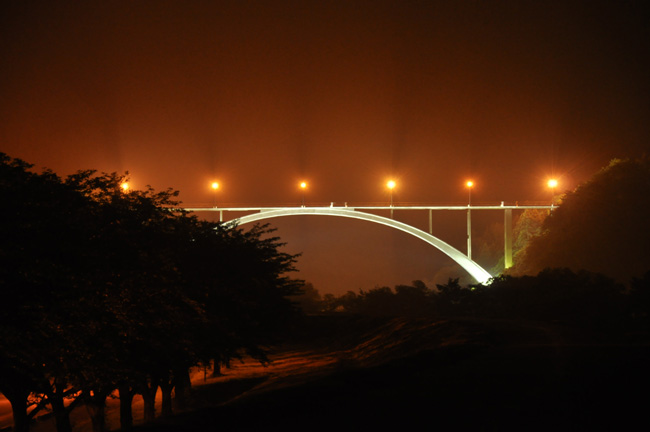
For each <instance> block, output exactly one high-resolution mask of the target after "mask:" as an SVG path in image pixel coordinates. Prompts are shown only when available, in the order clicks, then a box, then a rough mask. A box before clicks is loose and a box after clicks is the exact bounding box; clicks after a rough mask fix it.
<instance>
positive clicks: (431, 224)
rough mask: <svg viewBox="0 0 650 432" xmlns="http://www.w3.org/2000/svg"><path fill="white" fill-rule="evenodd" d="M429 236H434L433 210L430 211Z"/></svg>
mask: <svg viewBox="0 0 650 432" xmlns="http://www.w3.org/2000/svg"><path fill="white" fill-rule="evenodd" d="M429 234H431V235H433V210H431V209H429Z"/></svg>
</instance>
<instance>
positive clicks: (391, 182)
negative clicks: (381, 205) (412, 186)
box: [386, 179, 397, 219]
mask: <svg viewBox="0 0 650 432" xmlns="http://www.w3.org/2000/svg"><path fill="white" fill-rule="evenodd" d="M395 186H397V183H396V182H395V180H392V179H391V180H388V181H387V182H386V187H387V188H388V190H389V191H390V218H391V219H392V218H393V189H395Z"/></svg>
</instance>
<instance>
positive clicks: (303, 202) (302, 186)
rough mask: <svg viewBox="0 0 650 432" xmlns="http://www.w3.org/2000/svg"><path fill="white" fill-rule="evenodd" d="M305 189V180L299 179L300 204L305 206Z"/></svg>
mask: <svg viewBox="0 0 650 432" xmlns="http://www.w3.org/2000/svg"><path fill="white" fill-rule="evenodd" d="M305 189H307V182H306V181H301V182H300V190H301V191H302V206H303V207H304V206H305Z"/></svg>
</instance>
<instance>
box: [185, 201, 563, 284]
mask: <svg viewBox="0 0 650 432" xmlns="http://www.w3.org/2000/svg"><path fill="white" fill-rule="evenodd" d="M526 209H537V210H552V209H553V205H522V206H519V205H515V206H507V205H503V204H502V205H499V206H469V205H467V206H347V205H346V206H335V205H334V203H332V204H331V205H330V206H323V207H318V206H315V207H306V206H298V207H193V208H185V209H184V210H186V211H191V212H219V220H220V221H224V218H223V216H224V213H228V212H230V213H249V214H247V215H244V216H240V217H236V218H232V220H237V221H238V223H239V224H240V225H243V224H247V223H252V222H257V221H259V220H264V219H270V218H276V217H282V216H296V215H317V216H338V217H347V218H352V219H360V220H365V221H368V222H374V223H378V224H381V225H386V226H389V227H392V228H395V229H398V230H400V231H403V232H406V233H408V234H410V235H413V236H415V237H417V238H419V239H421V240H423V241H425V242H427V243H429V244H430V245H432V246H434V247H436V248H437V249H439V250H440V251H442V252H443V253H445V254H446V255H447V256H449V257H450V258H451V259H453V260H454V261H456V262H457V263H458V264H459V265H460V266H461V267H463V268H464V269H465V270H466V271H467V272H468V273H469V274H470V275H471V276H472V277H473V278H474V279H476V281H477V282H479V283H486V282H487V281H489V279H490V278H491V277H492V275H490V273H488V272H487V271H486V270H485V269H483V268H482V267H481V266H479V265H478V264H477V263H476V262H474V261H472V252H471V251H472V229H471V212H472V211H478V210H500V211H503V212H504V244H505V251H504V257H505V267H506V268H508V267H510V266H512V211H513V210H526ZM378 210H379V211H382V210H388V211H389V212H390V218H387V217H384V216H379V215H377V214H375V213H373V212H374V211H378ZM396 210H399V211H403V210H419V211H423V210H424V211H429V232H428V233H427V232H425V231H422V230H420V229H419V228H416V227H414V226H411V225H408V224H405V223H403V222H400V221H397V220H395V219H394V218H393V216H394V212H395V211H396ZM440 210H451V211H466V212H467V255H465V254H464V253H462V252H460V251H459V250H458V249H456V248H454V247H453V246H451V245H449V244H448V243H446V242H444V241H442V240H440V239H439V238H437V237H434V236H433V219H432V213H433V211H440Z"/></svg>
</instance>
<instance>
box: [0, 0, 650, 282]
mask: <svg viewBox="0 0 650 432" xmlns="http://www.w3.org/2000/svg"><path fill="white" fill-rule="evenodd" d="M644 6H645V4H644V2H641V1H639V2H629V1H611V2H604V1H584V2H583V1H558V2H553V1H433V0H431V1H380V0H375V1H308V0H303V1H280V0H276V1H188V0H186V1H104V2H52V1H48V2H45V1H43V2H34V1H11V0H10V1H4V2H2V4H1V6H0V20H1V21H0V119H1V120H0V151H3V152H6V153H8V154H9V155H10V156H13V157H19V158H22V159H25V160H26V161H28V162H31V163H34V164H36V166H37V167H48V168H51V169H53V170H54V171H56V172H57V173H59V174H61V175H65V174H69V173H72V172H74V171H75V170H78V169H86V168H94V169H98V170H100V171H107V172H112V171H118V172H122V171H125V170H128V171H129V172H130V173H131V177H132V183H133V185H134V186H135V187H144V186H145V185H147V184H150V185H152V186H153V187H154V188H156V189H165V188H168V187H172V188H174V189H178V190H180V191H181V199H182V200H183V202H184V203H185V204H187V205H191V206H195V205H201V204H203V205H212V202H213V193H212V191H211V189H210V188H209V184H210V182H211V181H213V180H215V179H216V180H219V181H220V183H221V184H222V189H221V190H220V191H219V194H218V203H219V205H264V204H274V205H276V204H287V205H297V204H299V203H300V192H299V191H298V188H297V184H298V182H299V181H300V180H302V179H305V180H307V181H308V182H309V190H308V192H307V194H306V201H307V203H308V204H317V203H318V204H319V203H326V204H329V203H330V202H332V201H334V202H337V203H343V202H349V203H351V204H353V203H354V204H363V203H387V202H388V199H389V198H388V193H387V191H386V188H385V186H384V185H385V181H386V180H387V178H388V177H391V176H392V177H394V178H395V179H396V180H397V181H398V187H397V189H396V190H395V193H394V197H395V201H396V203H397V204H399V203H420V204H441V203H464V202H466V199H467V192H466V190H465V188H464V187H463V181H464V180H465V179H466V178H469V177H471V178H473V179H474V180H475V182H476V184H477V185H476V187H475V190H474V192H473V195H472V198H473V199H472V200H473V202H477V203H493V204H498V203H499V202H500V201H504V200H505V201H506V202H514V201H516V200H517V201H520V202H523V201H536V200H548V199H549V192H548V190H546V189H545V187H544V182H545V180H546V178H548V177H549V176H551V175H553V176H557V177H558V178H559V179H560V182H561V185H560V188H561V189H569V188H573V187H574V186H575V185H576V184H578V183H579V182H581V181H584V180H586V179H587V178H589V177H590V176H591V175H592V174H593V173H594V172H595V171H597V170H598V169H599V168H600V167H602V166H604V165H606V164H607V162H608V161H609V160H610V159H611V158H613V157H626V156H636V155H639V154H641V153H642V152H644V151H646V150H647V149H648V148H649V147H650V146H649V145H648V143H649V142H650V141H649V140H648V138H649V136H650V121H649V120H650V119H649V114H650V98H649V96H650V92H649V87H650V79H648V77H650V65H649V59H650V49H649V48H650V44H649V40H650V37H649V36H650V35H649V26H648V24H647V23H648V22H650V21H649V18H650V16H648V14H646V13H645V7H644ZM398 217H399V216H398ZM410 217H413V218H415V221H416V222H417V223H421V227H422V228H425V229H426V227H427V221H426V216H425V215H422V216H421V217H420V219H418V216H409V218H410ZM499 217H500V216H499ZM499 217H496V219H495V217H492V216H490V217H487V216H486V217H485V218H483V219H481V217H480V216H477V220H476V223H475V230H476V235H477V237H480V236H482V237H484V238H490V236H496V237H498V236H502V233H500V234H497V233H494V232H492V231H493V230H494V227H493V226H492V224H493V223H497V222H498V221H499V220H500V219H499ZM273 224H274V225H275V226H277V227H278V229H279V231H278V234H279V235H280V236H281V237H282V238H283V240H285V241H287V242H288V249H289V250H290V251H292V252H299V251H302V252H303V253H304V255H303V257H302V258H301V260H300V264H299V267H300V268H301V269H302V271H301V273H300V276H301V277H304V278H306V279H308V280H310V281H312V282H313V283H314V284H315V286H316V288H318V289H320V290H321V291H325V292H341V291H345V290H347V289H352V290H356V289H358V288H363V289H369V288H373V287H374V286H375V285H394V284H396V283H408V282H410V281H411V280H413V279H423V280H425V281H428V282H430V281H432V280H434V278H439V277H441V276H440V274H439V272H441V271H442V272H443V273H444V271H445V270H444V268H445V267H446V266H449V265H451V264H452V263H451V262H450V261H449V260H447V259H446V258H445V257H444V256H443V255H442V254H441V253H439V252H436V251H435V250H431V248H429V247H427V246H426V245H424V244H420V243H419V241H418V240H415V239H412V240H411V239H408V238H406V235H405V234H400V233H397V232H392V231H391V230H390V229H389V228H383V227H378V226H377V227H375V226H372V225H371V224H367V223H363V222H357V221H345V220H336V219H334V218H318V217H311V218H309V217H303V218H299V217H295V218H289V219H278V220H276V221H273ZM490 230H492V231H490ZM434 234H436V235H438V236H439V237H440V238H442V239H443V240H448V241H449V242H450V243H452V245H454V246H455V247H457V248H459V249H462V250H464V247H465V246H464V215H462V214H460V213H459V214H455V215H440V216H437V219H436V228H435V232H434ZM475 247H478V246H475ZM441 269H443V270H441ZM436 274H438V275H437V276H436Z"/></svg>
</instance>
